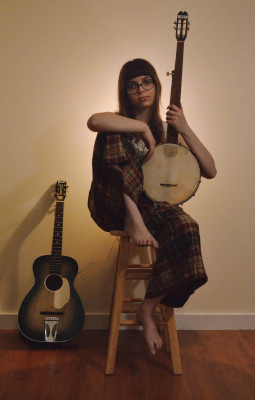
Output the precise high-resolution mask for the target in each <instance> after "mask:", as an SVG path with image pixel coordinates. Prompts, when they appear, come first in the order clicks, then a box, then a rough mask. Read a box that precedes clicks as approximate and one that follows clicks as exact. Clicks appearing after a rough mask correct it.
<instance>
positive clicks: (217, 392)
mask: <svg viewBox="0 0 255 400" xmlns="http://www.w3.org/2000/svg"><path fill="white" fill-rule="evenodd" d="M178 335H179V342H180V350H181V358H182V365H183V375H182V376H174V375H173V374H172V373H171V362H170V356H169V355H167V354H165V353H164V352H161V353H160V354H159V355H157V356H156V357H155V358H152V357H149V356H148V355H147V354H146V352H145V350H144V345H143V334H142V332H141V331H121V332H120V340H119V347H118V354H117V361H116V373H115V375H112V376H105V375H104V363H105V355H106V346H107V332H106V331H83V332H82V334H81V335H80V336H79V337H78V338H76V339H75V340H74V341H73V342H69V343H67V344H65V345H60V346H57V347H55V346H52V347H41V346H38V345H32V344H30V343H26V342H24V341H23V340H22V339H21V337H20V336H19V334H18V332H17V331H14V330H12V331H6V330H5V331H4V330H2V331H0V399H1V400H3V399H6V400H16V399H25V400H48V399H51V398H52V399H61V400H81V399H84V400H117V399H118V400H254V399H255V331H178Z"/></svg>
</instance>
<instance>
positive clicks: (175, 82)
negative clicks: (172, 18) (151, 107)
mask: <svg viewBox="0 0 255 400" xmlns="http://www.w3.org/2000/svg"><path fill="white" fill-rule="evenodd" d="M188 25H189V22H188V14H187V12H186V11H184V12H180V13H179V14H178V17H177V22H175V30H176V39H177V49H176V57H175V69H174V71H173V72H172V86H171V95H170V104H174V105H176V106H177V107H180V100H181V85H182V66H183V52H184V41H185V39H186V37H187V31H188V29H189V28H188ZM166 142H167V143H175V144H176V143H177V142H178V132H176V130H175V129H174V128H173V127H172V126H171V125H168V126H167V135H166Z"/></svg>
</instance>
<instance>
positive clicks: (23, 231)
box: [0, 185, 54, 309]
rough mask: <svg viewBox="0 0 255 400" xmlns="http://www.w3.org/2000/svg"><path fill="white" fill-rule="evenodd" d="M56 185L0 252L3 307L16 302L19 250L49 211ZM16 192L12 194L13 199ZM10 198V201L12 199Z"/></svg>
mask: <svg viewBox="0 0 255 400" xmlns="http://www.w3.org/2000/svg"><path fill="white" fill-rule="evenodd" d="M53 188H54V185H51V186H50V187H49V188H48V189H47V190H46V192H45V193H44V194H43V195H42V197H41V198H40V200H39V201H38V202H37V203H36V204H35V206H34V207H33V208H32V210H31V211H30V212H29V214H28V215H27V216H26V217H25V218H24V220H23V221H22V222H21V223H20V225H19V226H18V227H17V229H16V230H15V231H14V233H13V235H12V236H11V237H10V239H9V240H8V242H7V244H6V245H5V247H4V248H3V250H2V251H1V253H0V293H2V295H3V294H4V296H3V297H2V298H1V303H0V306H1V308H2V309H5V308H11V307H12V306H13V305H14V304H13V303H14V302H15V296H13V295H12V293H15V292H16V293H17V292H18V274H17V266H18V263H19V252H20V248H21V246H22V244H23V243H24V241H25V239H26V238H27V237H28V235H29V234H30V233H31V232H32V231H33V230H34V229H35V228H36V226H37V225H38V224H39V223H40V222H41V220H42V219H43V217H44V216H45V214H46V213H47V212H48V211H49V209H50V207H51V205H52V203H53V202H54V199H53V198H52V197H51V193H52V191H53ZM13 196H14V198H15V199H16V198H18V197H15V194H12V199H13ZM12 199H10V202H11V200H12Z"/></svg>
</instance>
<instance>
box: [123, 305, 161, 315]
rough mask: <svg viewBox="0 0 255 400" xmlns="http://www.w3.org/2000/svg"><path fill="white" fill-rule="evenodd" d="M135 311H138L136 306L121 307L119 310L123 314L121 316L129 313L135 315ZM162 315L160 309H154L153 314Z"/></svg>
mask: <svg viewBox="0 0 255 400" xmlns="http://www.w3.org/2000/svg"><path fill="white" fill-rule="evenodd" d="M137 310H138V306H135V305H134V306H133V307H132V306H125V305H124V306H123V307H122V310H121V312H122V313H123V314H125V313H126V314H127V313H130V314H134V313H136V312H137ZM161 313H162V311H161V309H160V308H159V307H156V309H155V314H161Z"/></svg>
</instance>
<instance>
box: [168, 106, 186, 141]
mask: <svg viewBox="0 0 255 400" xmlns="http://www.w3.org/2000/svg"><path fill="white" fill-rule="evenodd" d="M166 122H167V123H168V124H169V125H171V126H172V127H173V128H174V129H175V130H176V131H177V132H178V133H180V134H183V133H184V134H185V132H186V131H187V130H188V129H189V125H188V123H187V121H186V118H185V115H184V113H183V108H182V105H181V104H180V108H179V107H177V106H175V105H173V104H172V105H170V106H168V107H167V112H166Z"/></svg>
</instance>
